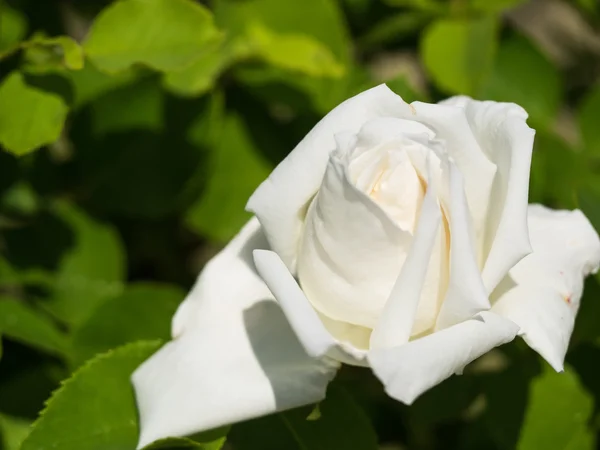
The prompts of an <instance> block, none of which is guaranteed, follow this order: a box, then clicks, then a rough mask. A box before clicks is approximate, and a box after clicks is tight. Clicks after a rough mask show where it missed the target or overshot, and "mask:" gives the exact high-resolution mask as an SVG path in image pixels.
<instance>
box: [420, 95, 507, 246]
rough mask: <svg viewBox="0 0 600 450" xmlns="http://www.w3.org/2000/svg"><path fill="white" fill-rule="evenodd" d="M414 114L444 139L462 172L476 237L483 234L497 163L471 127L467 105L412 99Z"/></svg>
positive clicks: (439, 137)
mask: <svg viewBox="0 0 600 450" xmlns="http://www.w3.org/2000/svg"><path fill="white" fill-rule="evenodd" d="M411 106H412V107H413V108H414V110H415V111H416V114H415V115H414V116H413V117H412V119H413V120H417V121H419V122H421V123H423V124H425V125H427V126H428V127H429V128H431V129H432V130H434V132H435V133H436V139H441V140H443V141H444V142H445V146H446V151H447V153H448V156H449V157H451V158H452V159H453V161H454V163H455V164H456V166H457V167H458V169H459V171H460V172H461V173H462V175H463V178H464V184H465V193H466V197H467V202H468V205H469V212H470V214H471V217H472V219H473V230H474V232H475V237H476V239H479V238H480V236H482V235H483V230H484V226H485V222H486V215H487V210H488V207H489V196H490V192H491V190H492V183H493V180H494V176H495V173H496V166H495V164H494V163H493V162H492V161H490V159H488V157H487V156H486V155H485V153H484V152H483V151H482V149H481V143H480V142H477V140H476V139H475V137H474V136H473V132H472V131H471V127H470V125H469V121H468V120H467V116H466V115H465V111H464V109H462V108H460V107H456V106H453V105H451V104H449V103H441V104H429V103H422V102H413V103H411Z"/></svg>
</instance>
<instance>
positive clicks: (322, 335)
mask: <svg viewBox="0 0 600 450" xmlns="http://www.w3.org/2000/svg"><path fill="white" fill-rule="evenodd" d="M254 261H255V262H256V268H257V270H258V273H259V274H260V275H261V276H262V278H263V280H264V281H265V283H266V284H267V286H269V289H271V292H272V293H273V295H274V296H275V298H276V299H277V301H278V302H279V305H280V306H281V309H282V310H283V312H284V313H285V315H286V317H287V318H288V320H289V322H290V325H291V326H292V328H293V329H294V331H295V332H296V334H297V335H298V338H299V339H300V342H301V343H302V345H303V346H304V348H305V349H306V351H307V353H308V354H309V355H311V356H313V357H315V358H322V357H323V356H329V357H331V358H333V359H335V360H338V361H342V362H346V363H348V364H354V365H365V362H364V360H365V357H366V352H365V351H363V350H359V349H356V348H354V347H353V346H352V345H350V344H348V343H344V342H340V341H338V340H336V339H335V338H334V337H333V336H332V335H331V334H330V333H329V331H327V329H326V328H325V326H324V325H323V322H322V321H321V320H320V319H319V315H318V314H317V311H315V310H314V308H313V307H312V305H311V304H310V303H309V301H308V300H307V299H306V296H305V295H304V293H303V292H302V289H300V286H298V283H297V282H296V280H295V279H294V277H293V276H292V274H291V273H290V271H289V270H288V268H287V267H286V266H285V264H284V262H283V261H282V260H281V258H280V257H279V255H277V253H275V252H273V251H270V250H255V251H254Z"/></svg>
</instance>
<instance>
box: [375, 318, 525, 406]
mask: <svg viewBox="0 0 600 450" xmlns="http://www.w3.org/2000/svg"><path fill="white" fill-rule="evenodd" d="M518 330H519V328H518V326H517V325H515V324H514V323H513V322H511V321H509V320H507V319H504V318H502V317H500V316H497V315H496V314H493V313H490V312H482V313H480V314H479V316H477V317H475V318H473V319H470V320H467V321H465V322H462V323H459V324H457V325H454V326H452V327H450V328H446V329H444V330H441V331H438V332H436V333H433V334H430V335H428V336H425V337H423V338H420V339H417V340H414V341H411V342H409V343H407V344H404V345H401V346H399V347H394V348H388V349H377V350H373V351H371V352H369V355H368V359H369V362H370V363H371V368H372V369H373V372H375V375H377V377H378V378H379V379H380V380H381V381H382V383H383V385H384V386H385V391H386V392H387V393H388V394H389V395H390V396H391V397H393V398H395V399H397V400H400V401H401V402H403V403H406V404H411V403H412V402H413V401H414V400H415V399H416V398H417V397H418V396H419V395H421V394H422V393H423V392H425V391H426V390H428V389H430V388H431V387H433V386H435V385H436V384H438V383H440V382H442V381H443V380H445V379H446V378H448V377H449V376H451V375H452V374H454V373H462V370H463V368H464V367H465V366H466V365H467V364H468V363H470V362H471V361H473V360H475V359H476V358H478V357H480V356H481V355H483V354H484V353H486V352H488V351H490V350H491V349H492V348H494V347H497V346H498V345H501V344H504V343H506V342H509V341H511V340H513V339H514V337H515V336H516V334H517V332H518Z"/></svg>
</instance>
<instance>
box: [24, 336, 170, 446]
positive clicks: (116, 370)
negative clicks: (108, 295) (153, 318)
mask: <svg viewBox="0 0 600 450" xmlns="http://www.w3.org/2000/svg"><path fill="white" fill-rule="evenodd" d="M159 347H160V342H158V341H139V342H135V343H133V344H129V345H126V346H124V347H121V348H118V349H116V350H113V351H110V352H108V353H105V354H103V355H100V356H98V357H96V358H94V359H93V360H91V361H90V362H89V363H87V364H86V365H84V366H83V367H82V368H80V369H79V370H77V371H76V372H75V373H74V374H73V375H72V376H71V378H69V379H68V380H67V381H65V382H64V383H63V385H62V386H61V387H60V388H59V389H58V390H57V391H56V392H54V394H53V395H52V397H51V398H50V400H49V401H48V402H47V405H46V408H45V409H44V411H42V413H41V414H40V417H39V418H38V419H37V420H36V421H35V423H34V424H33V427H32V430H31V433H30V434H29V435H28V436H27V438H26V439H25V441H24V442H23V445H22V446H21V450H40V449H60V450H106V449H111V450H133V449H134V448H135V447H136V442H137V438H138V426H137V411H136V406H135V399H134V394H133V388H132V386H131V382H130V376H131V374H132V372H133V371H134V370H135V369H136V368H137V367H138V366H139V365H140V364H141V363H142V362H143V361H144V360H145V359H147V358H148V357H149V356H150V355H151V354H152V353H154V352H155V351H156V350H157V349H158V348H159Z"/></svg>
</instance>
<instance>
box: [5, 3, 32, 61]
mask: <svg viewBox="0 0 600 450" xmlns="http://www.w3.org/2000/svg"><path fill="white" fill-rule="evenodd" d="M26 34H27V18H26V17H25V15H24V14H22V13H21V12H19V11H17V10H16V9H12V8H11V7H9V6H8V5H7V4H6V2H4V1H3V2H0V58H2V56H3V55H5V54H6V53H8V52H11V51H12V50H14V49H15V47H16V46H17V44H18V43H19V41H20V40H21V39H23V38H24V37H25V35H26Z"/></svg>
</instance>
